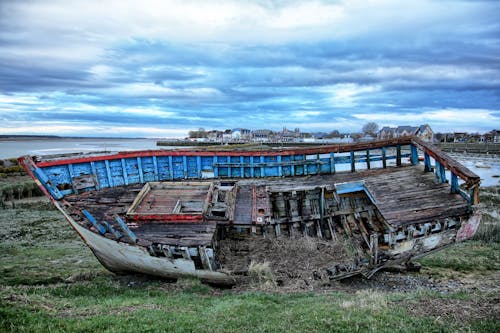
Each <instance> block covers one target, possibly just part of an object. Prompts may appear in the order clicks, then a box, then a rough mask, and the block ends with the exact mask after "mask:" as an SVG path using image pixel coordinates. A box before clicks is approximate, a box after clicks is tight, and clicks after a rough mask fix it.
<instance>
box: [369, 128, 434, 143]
mask: <svg viewBox="0 0 500 333" xmlns="http://www.w3.org/2000/svg"><path fill="white" fill-rule="evenodd" d="M410 135H414V136H416V137H418V138H420V139H422V140H423V141H426V142H434V132H433V131H432V129H431V127H430V126H429V125H428V124H425V125H420V126H418V127H414V126H398V127H387V126H385V127H383V128H382V129H381V130H380V131H379V132H378V134H377V139H379V140H387V139H392V138H399V137H403V136H410Z"/></svg>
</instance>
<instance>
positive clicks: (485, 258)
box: [419, 241, 500, 272]
mask: <svg viewBox="0 0 500 333" xmlns="http://www.w3.org/2000/svg"><path fill="white" fill-rule="evenodd" d="M419 262H420V263H421V264H422V265H423V266H424V267H430V268H436V269H442V268H448V269H452V270H455V271H458V272H487V271H495V270H500V243H491V244H487V243H483V242H481V241H467V242H464V243H460V244H456V245H454V246H452V247H449V248H447V249H445V250H443V251H440V252H436V253H434V254H431V255H429V256H427V257H425V258H423V259H420V260H419Z"/></svg>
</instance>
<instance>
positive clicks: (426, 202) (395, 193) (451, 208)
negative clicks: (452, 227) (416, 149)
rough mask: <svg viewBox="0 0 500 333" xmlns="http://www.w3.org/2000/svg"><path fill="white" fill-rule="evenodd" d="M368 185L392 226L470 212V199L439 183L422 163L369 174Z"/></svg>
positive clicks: (447, 185)
mask: <svg viewBox="0 0 500 333" xmlns="http://www.w3.org/2000/svg"><path fill="white" fill-rule="evenodd" d="M365 187H366V188H367V189H368V191H369V192H370V193H371V194H372V196H373V197H374V199H375V205H376V206H377V208H378V209H379V211H380V213H381V214H382V216H383V217H384V218H385V220H386V221H387V222H388V223H389V224H391V225H393V226H401V225H408V224H413V223H421V222H432V221H433V220H437V219H443V218H445V217H457V216H461V215H465V214H467V212H468V203H467V201H466V200H465V199H464V198H462V196H460V195H459V194H451V193H450V185H449V184H448V183H441V184H440V183H437V182H436V180H435V176H434V174H433V173H430V172H426V173H424V172H423V169H422V168H420V167H406V168H401V169H400V170H398V171H395V172H391V173H387V174H384V175H379V176H377V177H373V178H369V179H367V180H366V181H365Z"/></svg>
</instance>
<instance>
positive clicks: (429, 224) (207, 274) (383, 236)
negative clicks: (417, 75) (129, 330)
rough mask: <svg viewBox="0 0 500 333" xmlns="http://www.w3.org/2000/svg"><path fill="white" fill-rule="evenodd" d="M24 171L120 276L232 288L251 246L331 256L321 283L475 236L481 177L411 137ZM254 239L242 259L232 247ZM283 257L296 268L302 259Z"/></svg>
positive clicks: (155, 153)
mask: <svg viewBox="0 0 500 333" xmlns="http://www.w3.org/2000/svg"><path fill="white" fill-rule="evenodd" d="M419 150H420V153H421V154H423V156H424V163H423V165H421V164H419V158H418V157H419V155H418V154H419ZM407 158H408V159H407ZM407 160H408V161H409V162H408V163H404V162H403V161H407ZM19 162H20V163H21V164H22V165H23V166H24V168H25V169H26V171H27V172H28V173H29V174H30V175H31V177H32V178H33V179H34V180H35V181H36V182H37V184H38V185H39V187H40V189H41V190H42V191H43V192H44V193H45V194H46V195H47V196H48V197H49V198H50V199H51V201H52V202H53V204H54V205H55V207H57V209H59V210H60V211H61V212H62V214H63V215H64V216H65V217H66V219H67V220H68V222H69V223H70V225H71V226H72V227H73V229H74V230H75V231H76V232H77V233H78V234H79V235H80V237H81V238H82V239H83V241H84V242H85V243H86V244H87V245H88V246H89V248H90V249H91V250H92V251H93V253H94V254H95V256H96V257H97V258H98V259H99V261H100V262H101V263H102V264H103V265H104V266H105V267H106V268H107V269H109V270H110V271H112V272H116V273H126V272H139V273H146V274H151V275H155V276H160V277H166V278H178V277H180V276H185V275H190V276H196V277H199V278H200V279H202V280H203V281H207V282H211V283H222V284H227V283H229V284H231V283H234V282H235V281H237V279H238V276H240V275H244V274H246V272H247V270H248V266H249V264H250V261H251V260H250V258H252V249H255V251H258V249H257V248H258V247H253V246H251V244H253V243H252V242H254V243H258V242H259V241H261V240H269V239H288V240H289V242H291V243H294V242H299V239H300V238H302V239H303V238H308V239H313V240H316V241H318V242H320V243H321V244H323V245H325V244H326V245H325V246H326V247H325V246H319V245H318V246H316V245H315V246H314V248H313V252H312V253H313V254H314V256H312V255H311V259H312V258H314V257H315V256H317V257H318V258H327V259H325V260H323V261H322V263H321V267H314V269H315V270H316V271H319V270H321V271H322V273H326V274H328V276H329V277H330V278H331V279H341V278H345V277H348V276H352V275H355V274H363V275H364V276H366V277H370V276H371V275H372V274H374V273H375V272H376V271H378V270H380V269H382V268H384V267H388V266H392V265H396V264H407V263H409V262H411V261H412V260H414V259H417V258H419V257H421V256H424V255H426V254H429V253H431V252H433V251H435V250H439V249H442V248H444V247H446V246H449V245H451V244H453V243H455V242H458V241H462V240H465V239H468V238H470V237H471V236H472V235H474V233H475V232H476V230H477V228H478V225H479V222H480V217H481V216H480V214H479V213H478V212H476V209H475V206H476V205H477V204H478V201H479V195H478V193H479V184H480V178H479V177H478V176H477V175H476V174H474V173H473V172H471V171H470V170H468V169H467V168H465V167H464V166H462V165H460V164H459V163H458V162H456V161H454V160H452V159H451V158H450V157H449V156H447V155H446V154H444V153H442V152H441V151H439V150H437V149H436V148H435V147H434V146H432V145H429V144H427V143H424V142H422V141H420V140H419V139H417V138H414V137H404V138H397V139H391V140H385V141H376V142H369V143H361V144H349V145H332V146H320V147H305V148H295V149H267V150H253V151H248V150H247V151H245V150H235V149H233V150H215V149H210V148H208V149H183V150H149V151H137V152H120V153H112V154H87V155H82V154H80V155H71V156H68V155H66V156H45V157H30V156H23V157H20V158H19ZM447 177H449V179H448V178H447ZM249 240H250V246H246V248H245V249H242V247H241V246H238V244H247V245H248V244H249ZM334 243H339V244H343V246H344V247H348V248H349V251H344V252H349V254H350V256H347V257H342V258H337V259H338V260H337V259H336V257H335V253H333V252H335V251H341V252H342V251H343V249H341V250H338V248H337V250H332V249H333V247H332V248H330V247H328V244H334ZM318 244H319V243H318ZM344 250H345V249H344ZM267 251H270V252H273V247H272V243H271V245H270V247H269V246H268V247H267ZM294 251H295V250H294ZM297 251H298V250H297ZM328 251H330V252H328ZM276 253H278V252H276ZM280 255H281V254H280ZM284 255H285V256H287V258H286V259H287V260H293V257H294V256H296V255H298V253H285V254H284ZM308 255H309V254H308ZM278 260H279V259H278Z"/></svg>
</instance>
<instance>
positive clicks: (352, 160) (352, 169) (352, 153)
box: [351, 150, 356, 172]
mask: <svg viewBox="0 0 500 333" xmlns="http://www.w3.org/2000/svg"><path fill="white" fill-rule="evenodd" d="M355 163H356V162H355V161H354V151H352V150H351V172H355V171H356V165H355Z"/></svg>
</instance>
